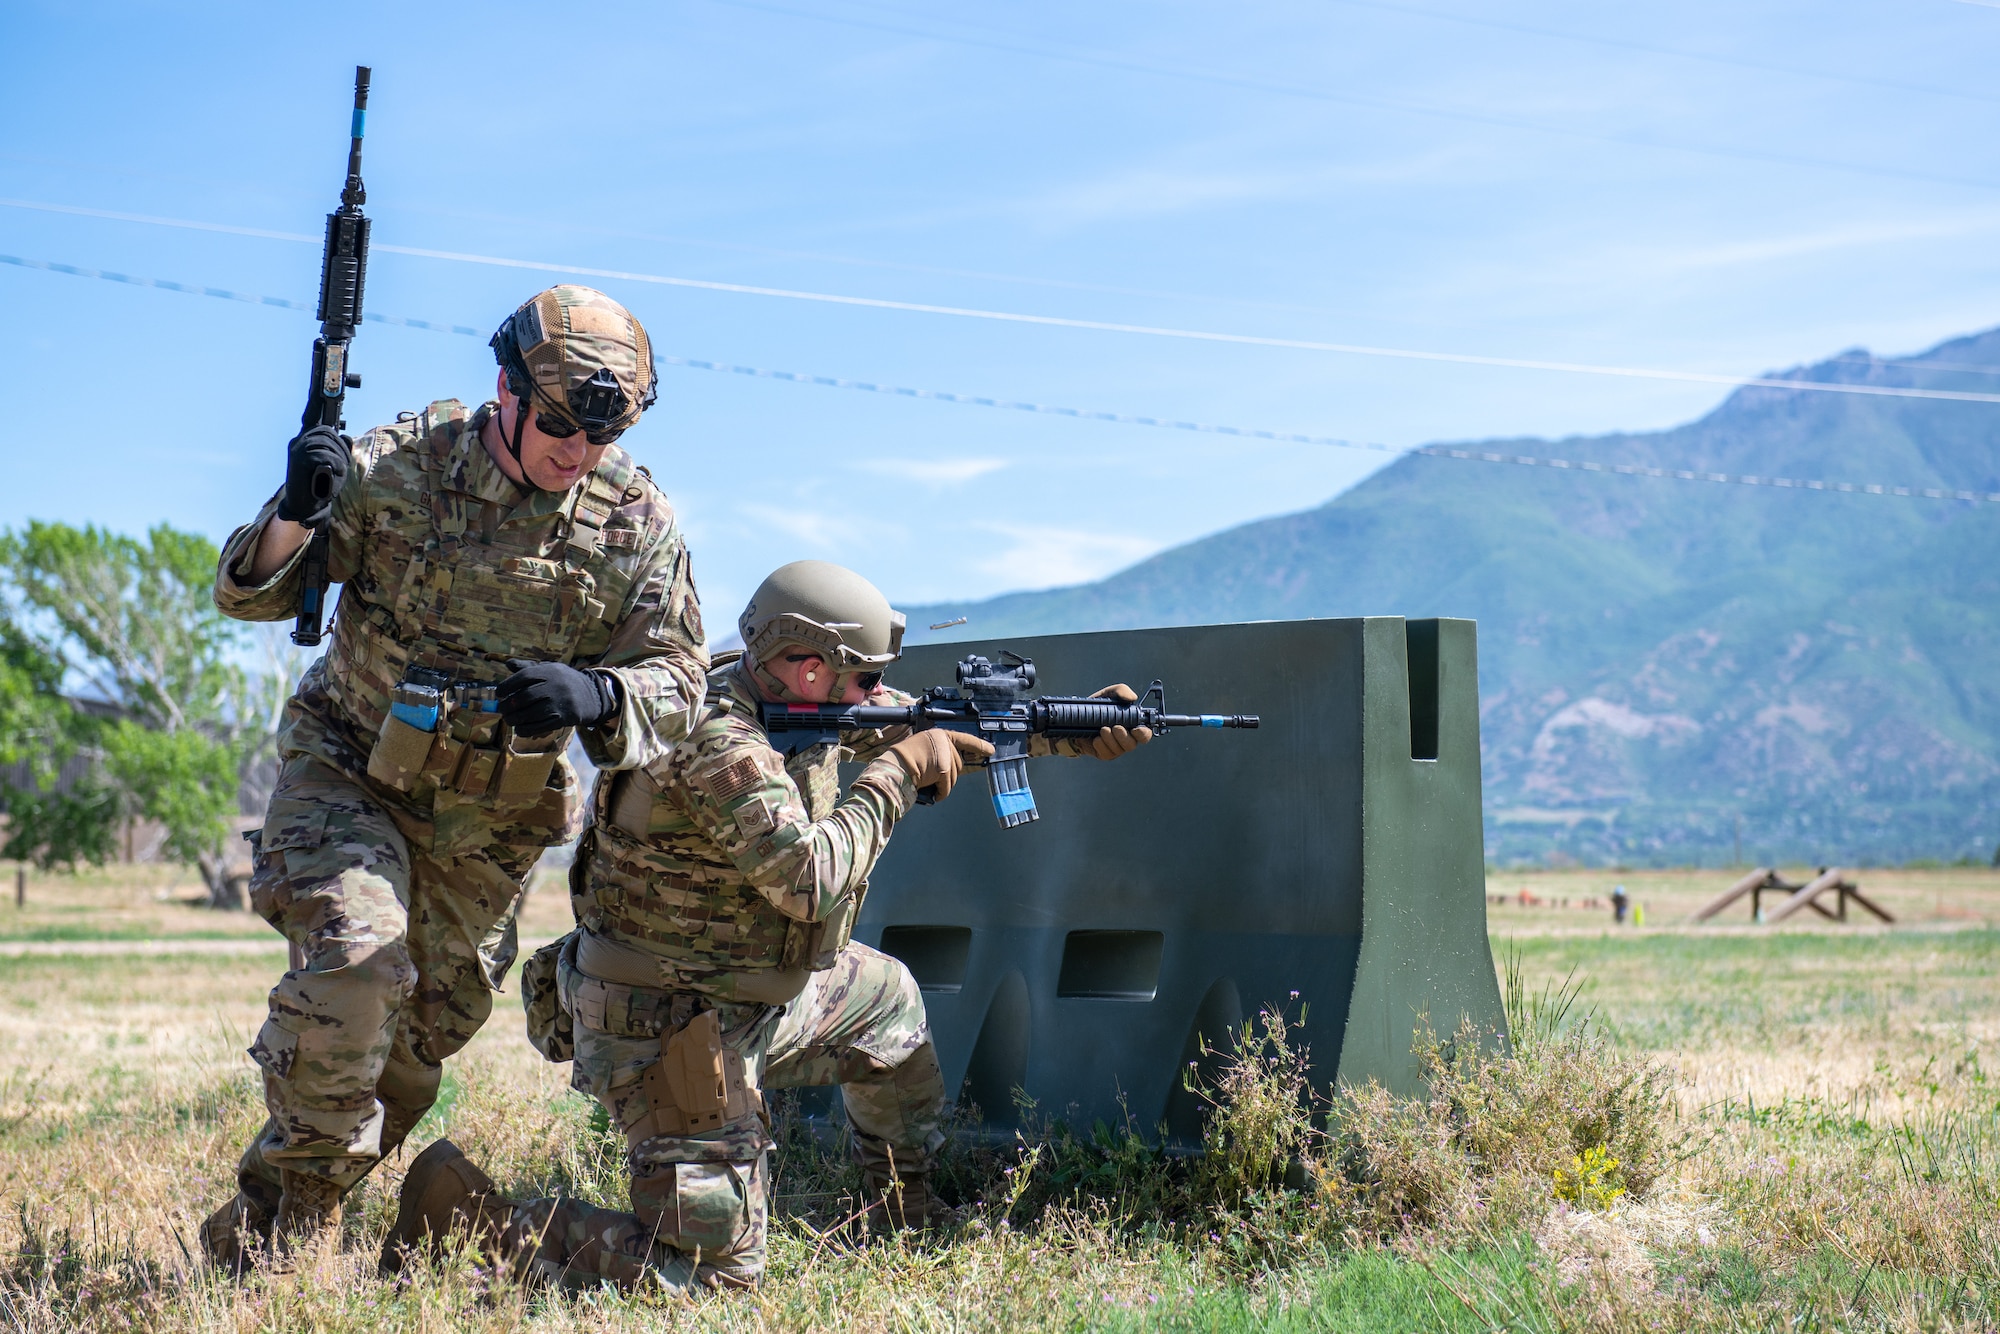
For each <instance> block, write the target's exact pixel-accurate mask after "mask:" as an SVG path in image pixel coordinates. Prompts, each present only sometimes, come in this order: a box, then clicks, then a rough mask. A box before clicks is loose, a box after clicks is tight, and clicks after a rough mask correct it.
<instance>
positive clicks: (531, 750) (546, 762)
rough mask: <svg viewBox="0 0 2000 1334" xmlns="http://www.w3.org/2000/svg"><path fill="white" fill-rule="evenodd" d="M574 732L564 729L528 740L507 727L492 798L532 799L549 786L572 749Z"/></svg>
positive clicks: (528, 738) (506, 799) (509, 799)
mask: <svg viewBox="0 0 2000 1334" xmlns="http://www.w3.org/2000/svg"><path fill="white" fill-rule="evenodd" d="M573 731H574V729H572V728H568V727H563V728H558V729H557V730H556V731H554V732H552V733H550V734H549V735H547V736H534V737H528V736H520V735H518V734H517V733H516V732H515V731H514V729H513V728H511V727H510V728H507V729H506V740H505V742H504V743H503V744H502V746H501V748H500V755H499V765H498V770H497V772H496V774H495V775H494V780H493V789H492V790H493V795H494V796H495V797H498V798H499V799H500V800H502V801H505V802H516V801H529V800H532V799H533V798H534V797H535V796H536V795H538V794H539V793H540V792H541V790H542V789H543V788H545V787H547V786H548V784H549V775H550V774H552V773H554V772H555V769H556V762H557V761H558V760H560V759H562V757H563V752H564V751H566V750H568V749H569V739H570V736H571V735H572V733H573Z"/></svg>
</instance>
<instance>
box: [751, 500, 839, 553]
mask: <svg viewBox="0 0 2000 1334" xmlns="http://www.w3.org/2000/svg"><path fill="white" fill-rule="evenodd" d="M737 512H738V513H739V514H741V515H742V516H743V517H744V518H746V519H748V520H750V521H751V522H752V523H753V524H756V525H758V526H760V527H763V528H772V529H776V530H777V531H778V532H781V533H783V534H785V535H786V536H787V537H792V538H796V539H798V540H799V541H801V542H804V543H806V544H807V545H809V546H813V547H817V548H819V549H821V550H830V549H833V548H835V547H841V546H846V545H848V544H850V543H852V542H854V541H855V540H856V539H857V538H859V537H860V536H861V532H862V530H861V529H860V528H858V527H856V526H855V525H854V524H852V523H850V522H848V521H847V520H846V518H844V517H843V516H841V515H838V514H829V513H827V512H825V511H824V510H815V509H808V508H805V507H803V506H801V507H800V508H798V509H785V508H782V507H780V506H777V505H739V506H738V507H737Z"/></svg>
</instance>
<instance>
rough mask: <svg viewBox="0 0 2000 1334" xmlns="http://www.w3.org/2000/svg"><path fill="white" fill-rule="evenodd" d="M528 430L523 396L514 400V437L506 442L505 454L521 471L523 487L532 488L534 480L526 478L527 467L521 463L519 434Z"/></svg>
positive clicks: (525, 403)
mask: <svg viewBox="0 0 2000 1334" xmlns="http://www.w3.org/2000/svg"><path fill="white" fill-rule="evenodd" d="M527 428H528V399H527V396H526V395H525V394H522V395H517V396H516V397H515V399H514V437H513V439H511V440H509V441H508V442H507V452H508V453H509V454H512V455H513V456H514V466H515V467H516V468H519V469H520V470H521V482H522V484H523V485H526V486H529V487H533V486H534V485H535V483H534V479H532V478H531V477H529V476H528V465H527V464H525V463H523V462H521V432H522V431H525V430H526V429H527Z"/></svg>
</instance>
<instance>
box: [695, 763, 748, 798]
mask: <svg viewBox="0 0 2000 1334" xmlns="http://www.w3.org/2000/svg"><path fill="white" fill-rule="evenodd" d="M693 778H694V779H695V781H696V782H698V783H700V784H701V785H702V786H703V787H706V788H707V789H708V795H709V796H711V797H713V798H715V799H716V800H717V801H733V800H735V799H736V798H737V797H740V796H742V795H743V794H744V793H745V792H748V791H749V790H750V789H751V788H753V787H756V786H757V785H758V784H759V783H761V782H763V781H764V771H763V769H762V768H760V767H759V766H758V764H757V757H756V756H755V755H741V756H738V757H737V758H736V759H733V760H731V761H730V762H729V763H728V764H724V765H719V766H717V767H715V768H712V769H706V770H703V771H702V772H700V773H697V774H694V775H693Z"/></svg>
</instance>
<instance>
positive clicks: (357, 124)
mask: <svg viewBox="0 0 2000 1334" xmlns="http://www.w3.org/2000/svg"><path fill="white" fill-rule="evenodd" d="M367 127H368V113H367V111H365V110H363V109H362V108H360V107H356V108H355V109H354V133H353V135H352V137H353V138H356V139H359V138H360V137H361V132H362V131H363V130H365V129H366V128H367Z"/></svg>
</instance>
